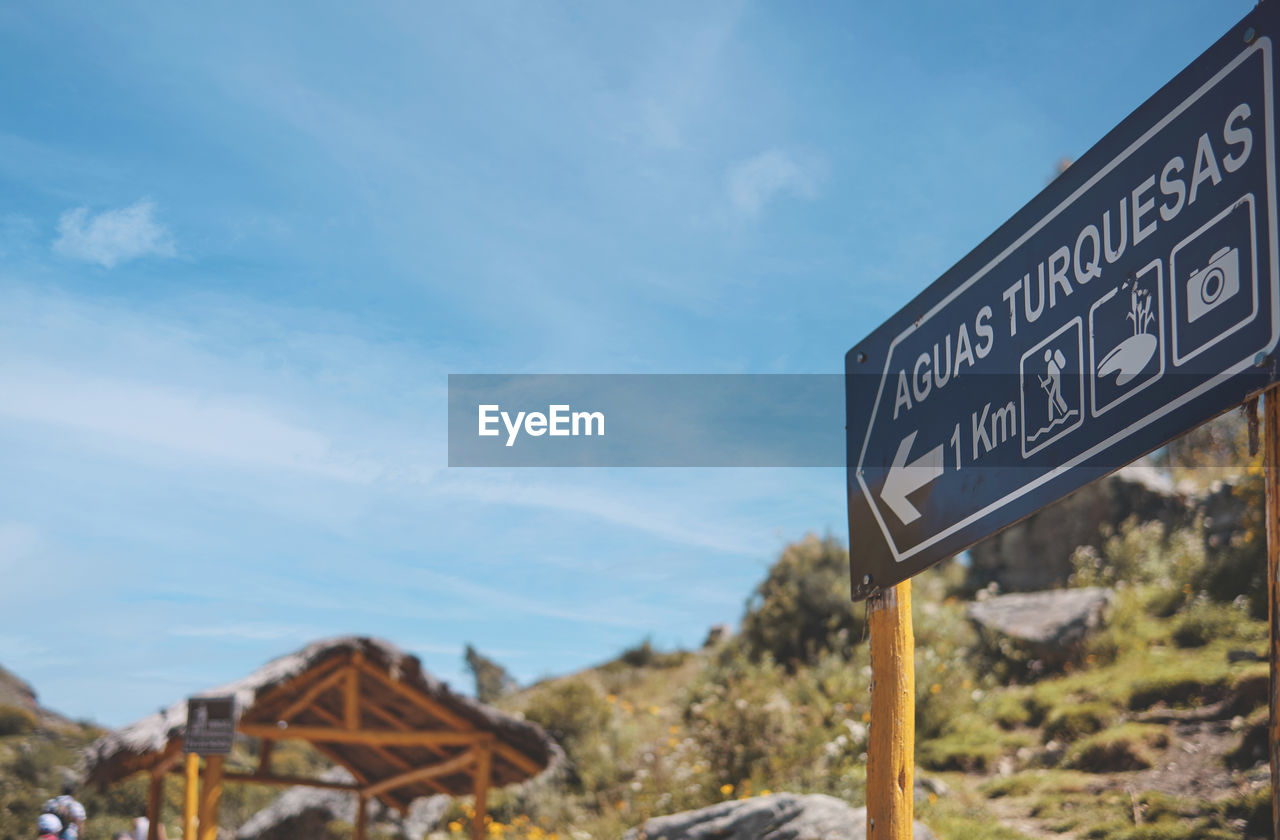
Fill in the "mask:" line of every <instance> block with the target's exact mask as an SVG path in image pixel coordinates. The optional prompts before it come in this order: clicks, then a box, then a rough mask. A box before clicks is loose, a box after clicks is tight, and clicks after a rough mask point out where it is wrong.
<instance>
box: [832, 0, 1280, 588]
mask: <svg viewBox="0 0 1280 840" xmlns="http://www.w3.org/2000/svg"><path fill="white" fill-rule="evenodd" d="M1278 18H1280V11H1278V8H1277V5H1276V4H1274V3H1263V4H1261V5H1260V6H1259V7H1258V8H1257V9H1255V11H1254V12H1252V13H1251V14H1250V15H1248V16H1247V17H1246V18H1245V19H1244V20H1243V21H1242V22H1241V23H1240V24H1239V25H1238V26H1236V27H1235V28H1233V29H1232V30H1231V31H1230V32H1229V33H1227V34H1226V35H1225V36H1224V37H1223V38H1221V39H1220V40H1219V41H1218V42H1217V43H1215V44H1214V45H1213V46H1211V47H1210V48H1209V49H1208V50H1207V51H1206V52H1205V53H1204V54H1203V55H1201V56H1200V57H1199V58H1198V59H1196V60H1195V62H1193V63H1192V64H1191V65H1190V66H1189V67H1187V68H1186V69H1185V70H1183V71H1182V72H1181V73H1179V74H1178V75H1177V76H1175V77H1174V79H1173V80H1172V81H1170V82H1169V83H1168V84H1167V85H1165V86H1164V87H1163V88H1161V89H1160V91H1159V92H1157V93H1156V94H1155V95H1154V96H1152V97H1151V98H1150V99H1149V100H1147V101H1146V102H1145V103H1143V105H1142V106H1141V107H1139V108H1138V109H1137V110H1136V111H1134V112H1133V113H1132V114H1131V115H1130V116H1129V117H1127V118H1126V119H1125V120H1124V122H1122V123H1121V124H1120V125H1119V126H1117V127H1116V128H1115V129H1114V130H1112V131H1111V132H1110V133H1109V134H1107V136H1106V137H1104V138H1103V139H1102V140H1101V141H1099V142H1098V144H1097V145H1096V146H1094V147H1093V148H1092V149H1090V150H1089V151H1088V152H1087V153H1086V154H1085V155H1084V156H1083V157H1081V158H1080V159H1079V160H1078V161H1077V162H1076V163H1074V164H1072V165H1071V166H1070V167H1069V168H1068V169H1067V170H1066V172H1065V173H1063V174H1062V175H1061V176H1060V177H1059V178H1058V179H1057V180H1056V181H1054V182H1053V183H1052V184H1051V185H1050V186H1049V187H1047V188H1046V189H1045V190H1044V191H1043V192H1041V193H1040V195H1038V196H1036V197H1035V198H1034V199H1033V200H1032V201H1031V203H1029V204H1028V205H1027V206H1025V207H1023V208H1022V209H1021V210H1019V211H1018V213H1017V214H1016V215H1014V217H1013V218H1012V219H1010V220H1009V221H1008V222H1006V223H1005V224H1004V225H1002V226H1001V227H1000V229H999V230H997V231H996V232H995V233H993V234H992V235H991V236H990V237H988V238H987V240H986V241H985V242H983V243H982V244H981V245H979V246H978V247H977V248H976V249H974V250H973V251H972V252H971V253H970V254H968V255H967V256H966V257H964V259H962V260H961V261H960V262H959V263H957V264H956V265H955V267H953V268H952V269H951V270H949V271H948V272H947V273H946V274H944V275H943V276H942V277H941V278H940V279H938V280H937V281H936V282H934V283H933V284H932V285H931V286H929V287H928V288H927V289H926V290H925V291H924V292H922V293H921V294H920V295H919V296H918V297H916V298H915V299H914V300H912V301H911V302H910V303H909V304H907V305H906V306H905V307H904V308H903V309H902V310H901V311H900V312H898V313H897V314H896V315H894V316H893V317H892V318H890V319H889V320H888V321H887V322H886V323H884V324H883V325H881V326H880V327H879V328H878V329H876V330H875V331H874V332H873V333H871V335H869V336H867V338H866V339H864V340H863V341H860V342H858V344H857V345H855V346H854V347H853V348H852V349H851V350H850V351H849V353H848V355H847V356H846V357H845V383H846V386H845V387H846V412H847V421H848V422H847V429H848V431H847V453H848V490H849V528H850V538H851V551H850V561H851V571H852V575H853V596H854V599H855V600H861V599H863V598H866V597H868V596H869V595H871V594H872V593H874V592H875V591H876V590H878V589H879V588H881V587H887V586H891V585H893V584H896V583H898V582H900V581H902V580H905V579H907V578H909V577H911V576H912V575H914V574H916V573H918V572H920V571H923V570H924V569H925V568H927V567H929V566H931V565H933V564H934V563H936V562H938V561H939V560H942V559H944V558H946V557H949V556H951V555H953V554H956V553H957V552H960V551H963V550H964V549H966V548H968V547H969V546H971V545H973V544H974V543H976V542H978V541H979V540H981V539H983V538H984V537H986V536H988V535H990V534H993V533H995V532H996V531H998V530H1000V529H1001V528H1004V527H1006V526H1008V525H1011V524H1013V523H1014V522H1016V521H1018V520H1019V519H1022V518H1023V517H1025V516H1027V515H1029V514H1031V513H1033V512H1034V511H1036V510H1038V509H1040V508H1042V507H1044V506H1045V505H1048V504H1049V503H1051V502H1053V501H1055V500H1057V499H1059V498H1061V497H1063V496H1065V495H1066V494H1068V493H1070V492H1071V491H1073V490H1075V489H1077V488H1079V487H1081V486H1083V485H1085V484H1087V483H1089V482H1090V481H1093V480H1095V479H1098V478H1101V477H1102V476H1104V475H1106V474H1108V473H1110V472H1112V471H1114V470H1116V469H1118V468H1119V467H1121V466H1123V465H1124V464H1126V463H1128V462H1130V461H1132V460H1134V459H1135V458H1137V457H1139V456H1141V455H1143V454H1144V453H1147V452H1149V451H1151V450H1153V449H1155V448H1157V447H1159V446H1161V445H1162V444H1164V443H1166V442H1167V441H1169V440H1170V439H1171V438H1173V437H1175V436H1177V435H1178V434H1180V433H1182V432H1184V431H1186V430H1188V429H1190V428H1192V427H1194V426H1196V425H1198V424H1200V423H1201V422H1203V421H1205V420H1208V419H1209V418H1212V417H1214V416H1216V415H1218V414H1220V413H1222V412H1224V411H1226V410H1228V409H1230V408H1231V407H1233V406H1235V405H1237V404H1239V403H1240V402H1242V401H1243V400H1245V399H1247V398H1248V397H1250V396H1251V395H1253V394H1256V393H1258V392H1259V391H1261V390H1262V389H1263V388H1265V387H1266V386H1267V385H1269V384H1270V383H1272V382H1275V381H1277V379H1278V376H1277V366H1276V364H1275V361H1274V359H1273V358H1272V355H1271V354H1272V353H1273V351H1274V350H1275V348H1276V344H1277V338H1278V337H1280V285H1278V278H1280V270H1278V268H1277V236H1276V220H1277V208H1276V171H1275V169H1276V137H1275V90H1274V83H1275V51H1276V42H1275V40H1274V39H1275V37H1276V36H1277V34H1278V33H1280V25H1278V24H1280V21H1278V20H1277V19H1278Z"/></svg>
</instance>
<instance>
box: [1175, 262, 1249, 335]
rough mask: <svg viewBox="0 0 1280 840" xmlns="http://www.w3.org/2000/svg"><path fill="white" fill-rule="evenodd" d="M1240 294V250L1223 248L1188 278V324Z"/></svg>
mask: <svg viewBox="0 0 1280 840" xmlns="http://www.w3.org/2000/svg"><path fill="white" fill-rule="evenodd" d="M1239 292H1240V249H1239V248H1231V247H1226V248H1223V249H1221V250H1219V251H1217V252H1216V253H1215V254H1214V255H1213V258H1212V259H1210V260H1209V264H1208V265H1206V266H1205V267H1204V268H1202V269H1199V270H1197V271H1193V272H1191V276H1190V277H1189V278H1187V323H1188V324H1190V323H1192V322H1194V321H1198V320H1200V317H1201V316H1202V315H1205V314H1206V313H1209V312H1212V311H1213V310H1214V309H1216V308H1217V307H1218V306H1220V305H1222V304H1223V303H1225V302H1226V301H1228V300H1230V299H1231V298H1233V297H1235V296H1236V295H1237V294H1239Z"/></svg>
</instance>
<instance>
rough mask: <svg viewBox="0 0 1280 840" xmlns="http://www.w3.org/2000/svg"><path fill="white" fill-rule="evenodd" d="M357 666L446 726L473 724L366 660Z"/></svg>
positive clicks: (461, 726) (459, 727)
mask: <svg viewBox="0 0 1280 840" xmlns="http://www.w3.org/2000/svg"><path fill="white" fill-rule="evenodd" d="M357 667H358V668H360V670H361V671H363V672H364V673H366V674H368V675H369V676H371V677H373V678H374V679H375V680H377V681H378V682H380V683H382V684H383V685H385V686H387V687H388V688H390V689H391V690H392V691H395V692H397V693H398V694H400V695H401V696H402V697H405V698H406V699H407V700H409V702H411V703H413V704H414V705H416V706H417V707H418V708H420V709H422V710H424V711H426V712H428V713H430V714H432V715H434V716H435V717H437V718H439V719H440V721H441V722H443V723H444V724H446V725H447V726H450V727H452V728H454V729H460V730H467V729H471V728H472V726H473V725H474V724H472V722H471V721H469V720H467V719H465V718H463V717H462V716H461V715H459V714H458V713H457V712H454V711H452V710H450V709H447V708H445V707H444V706H442V705H441V704H439V703H437V702H436V701H435V700H432V699H431V698H430V697H427V696H426V695H425V694H423V693H422V692H420V691H418V690H417V689H415V688H410V687H409V686H407V685H405V684H404V683H402V682H400V681H399V680H393V679H392V678H391V677H389V676H387V675H386V674H384V673H383V672H382V671H381V669H379V668H375V667H374V666H372V665H370V664H369V663H368V662H360V663H359V664H358V665H357Z"/></svg>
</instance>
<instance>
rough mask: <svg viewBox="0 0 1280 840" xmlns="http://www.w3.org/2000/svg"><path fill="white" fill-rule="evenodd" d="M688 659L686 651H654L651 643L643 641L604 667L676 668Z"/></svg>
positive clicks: (647, 640)
mask: <svg viewBox="0 0 1280 840" xmlns="http://www.w3.org/2000/svg"><path fill="white" fill-rule="evenodd" d="M688 659H689V652H688V651H686V650H673V651H671V652H669V653H666V652H663V651H660V650H656V649H655V648H654V646H653V642H651V641H650V640H649V639H645V640H644V641H643V642H641V643H640V644H638V645H635V646H634V647H629V648H627V649H626V650H624V651H623V652H622V653H621V654H620V655H619V656H618V658H617V659H616V660H615V661H614V662H611V663H609V665H607V666H605V667H606V668H607V667H609V666H613V665H625V666H627V667H629V668H678V667H680V666H681V665H683V664H684V663H685V662H686V661H688Z"/></svg>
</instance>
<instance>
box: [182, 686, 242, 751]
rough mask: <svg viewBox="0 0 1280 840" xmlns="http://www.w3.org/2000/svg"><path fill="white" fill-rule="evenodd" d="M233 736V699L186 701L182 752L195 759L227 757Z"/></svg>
mask: <svg viewBox="0 0 1280 840" xmlns="http://www.w3.org/2000/svg"><path fill="white" fill-rule="evenodd" d="M235 734H236V698H235V697H234V696H227V697H191V698H189V699H188V700H187V729H186V732H185V734H184V735H183V738H182V744H183V747H182V748H183V751H184V752H188V753H195V754H197V755H227V754H228V753H230V752H231V744H232V742H233V741H234V740H235Z"/></svg>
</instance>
